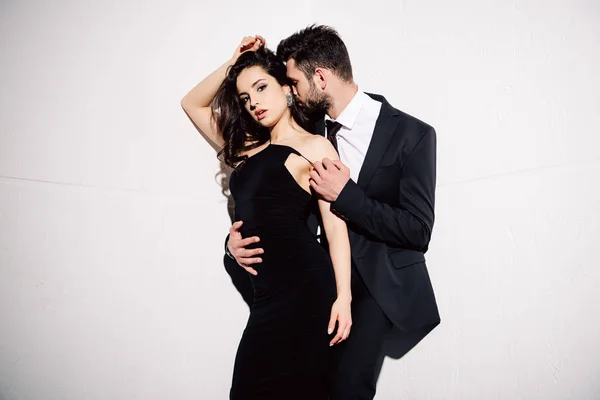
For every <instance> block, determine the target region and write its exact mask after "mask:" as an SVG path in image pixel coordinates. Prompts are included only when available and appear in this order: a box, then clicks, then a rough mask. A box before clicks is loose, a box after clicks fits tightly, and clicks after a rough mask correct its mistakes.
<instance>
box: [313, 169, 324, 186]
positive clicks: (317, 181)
mask: <svg viewBox="0 0 600 400" xmlns="http://www.w3.org/2000/svg"><path fill="white" fill-rule="evenodd" d="M310 179H312V180H313V181H314V182H315V184H316V185H317V186H319V185H320V184H321V182H322V179H321V175H319V173H318V172H317V171H315V170H312V171H310Z"/></svg>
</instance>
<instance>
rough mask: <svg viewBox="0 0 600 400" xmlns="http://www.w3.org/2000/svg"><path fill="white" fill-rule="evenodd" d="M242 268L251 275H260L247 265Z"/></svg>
mask: <svg viewBox="0 0 600 400" xmlns="http://www.w3.org/2000/svg"><path fill="white" fill-rule="evenodd" d="M242 268H244V269H245V270H246V271H247V272H248V273H249V274H252V275H254V276H256V275H258V272H256V270H255V269H254V268H252V267H249V266H247V265H242Z"/></svg>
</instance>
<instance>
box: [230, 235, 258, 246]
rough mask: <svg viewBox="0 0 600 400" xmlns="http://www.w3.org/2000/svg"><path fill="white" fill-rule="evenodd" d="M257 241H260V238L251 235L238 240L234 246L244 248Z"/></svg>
mask: <svg viewBox="0 0 600 400" xmlns="http://www.w3.org/2000/svg"><path fill="white" fill-rule="evenodd" d="M258 242H260V238H259V237H258V236H252V237H249V238H246V239H242V240H240V241H239V242H238V245H237V246H236V247H243V248H246V247H247V246H249V245H251V244H252V243H258Z"/></svg>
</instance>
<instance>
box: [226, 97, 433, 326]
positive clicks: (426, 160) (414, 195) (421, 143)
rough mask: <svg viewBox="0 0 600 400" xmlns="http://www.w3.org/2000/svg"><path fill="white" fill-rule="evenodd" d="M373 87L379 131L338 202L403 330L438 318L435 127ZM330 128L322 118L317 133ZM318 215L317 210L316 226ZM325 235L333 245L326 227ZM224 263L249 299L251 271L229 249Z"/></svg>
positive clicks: (379, 295) (373, 288) (335, 206)
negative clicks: (432, 268)
mask: <svg viewBox="0 0 600 400" xmlns="http://www.w3.org/2000/svg"><path fill="white" fill-rule="evenodd" d="M367 94H368V95H369V96H370V97H372V98H373V99H375V100H377V101H379V102H381V103H382V106H381V111H380V114H379V117H378V119H377V123H376V125H375V129H374V131H373V137H372V139H371V143H370V145H369V149H368V151H367V154H366V157H365V160H364V162H363V166H362V168H361V170H360V173H359V177H358V182H353V181H352V180H350V181H348V183H347V184H346V186H345V187H344V189H343V190H342V192H341V193H340V195H339V197H338V199H337V200H336V201H335V202H334V203H332V205H331V208H332V210H333V212H334V213H336V214H337V215H338V216H340V217H341V218H342V219H344V220H345V221H346V224H347V225H348V230H349V236H350V246H351V252H352V262H353V264H354V266H355V267H356V268H357V269H358V272H359V274H360V276H361V277H362V279H363V281H364V282H365V284H366V286H367V287H368V289H369V291H370V293H371V294H372V295H373V297H374V298H375V300H376V301H377V303H378V304H379V306H380V307H381V308H382V310H383V311H384V313H385V314H386V315H387V316H388V317H389V318H390V320H391V321H392V323H393V324H394V325H395V326H396V327H398V328H399V329H401V330H404V331H409V330H414V329H418V328H421V327H426V326H431V325H437V324H438V323H439V322H440V317H439V314H438V309H437V304H436V301H435V295H434V292H433V287H432V285H431V281H430V279H429V274H428V272H427V266H426V264H425V257H424V253H425V252H426V251H427V248H428V246H429V240H430V238H431V231H432V228H433V221H434V201H435V179H436V135H435V130H434V129H433V128H432V127H431V126H429V125H427V124H425V123H424V122H422V121H419V120H418V119H416V118H414V117H412V116H410V115H408V114H405V113H403V112H401V111H399V110H397V109H395V108H393V107H392V106H391V105H390V104H389V103H388V102H387V101H386V99H385V98H384V97H382V96H379V95H375V94H369V93H367ZM324 129H325V124H324V122H323V121H320V123H318V124H317V126H316V129H315V131H316V132H315V133H317V134H323V133H324ZM317 223H318V221H317V220H316V219H315V216H312V217H311V219H310V220H309V224H310V225H312V226H313V228H314V229H315V232H316V224H317ZM321 243H322V244H323V245H324V246H327V242H326V238H325V235H322V237H321ZM225 267H226V269H227V270H228V272H229V274H230V275H231V277H232V279H233V280H234V284H236V287H237V288H238V290H239V291H240V292H241V293H242V295H243V296H244V298H245V300H246V301H247V302H248V303H249V304H250V301H249V299H248V297H249V293H248V292H249V291H251V287H250V285H249V280H248V279H246V278H247V276H246V278H244V279H241V278H240V275H239V274H240V272H242V273H243V274H246V272H245V271H244V270H243V269H242V268H240V267H239V266H238V265H237V263H236V262H235V261H234V260H231V259H230V258H228V257H227V256H225ZM235 276H237V278H238V279H237V283H236V279H235Z"/></svg>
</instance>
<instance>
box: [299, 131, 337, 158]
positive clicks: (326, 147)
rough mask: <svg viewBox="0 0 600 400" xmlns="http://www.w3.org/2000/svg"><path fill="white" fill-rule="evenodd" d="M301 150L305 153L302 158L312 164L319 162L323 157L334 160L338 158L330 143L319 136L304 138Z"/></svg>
mask: <svg viewBox="0 0 600 400" xmlns="http://www.w3.org/2000/svg"><path fill="white" fill-rule="evenodd" d="M303 148H304V151H305V152H306V154H304V156H305V157H306V158H308V159H310V160H312V161H313V162H314V161H321V160H322V159H323V158H325V157H327V158H330V159H336V160H337V159H338V158H339V157H338V155H337V152H336V151H335V149H334V148H333V145H332V144H331V142H330V141H329V140H327V139H326V138H325V137H324V136H321V135H309V136H308V137H306V138H305V139H304V145H303Z"/></svg>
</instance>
